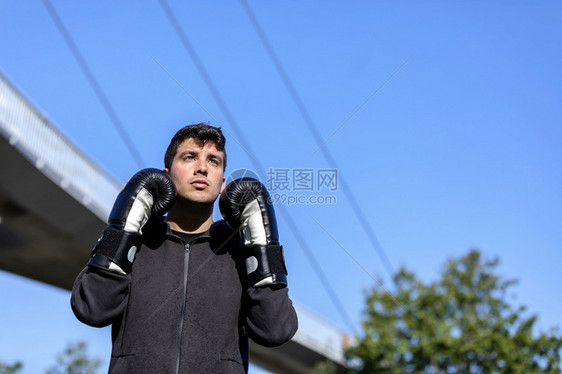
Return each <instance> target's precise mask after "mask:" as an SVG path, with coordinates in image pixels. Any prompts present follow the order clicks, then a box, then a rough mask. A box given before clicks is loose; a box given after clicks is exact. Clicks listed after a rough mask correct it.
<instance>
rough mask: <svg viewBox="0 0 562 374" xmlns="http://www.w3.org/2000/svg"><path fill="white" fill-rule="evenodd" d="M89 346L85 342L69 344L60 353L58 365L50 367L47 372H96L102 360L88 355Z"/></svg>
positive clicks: (88, 373)
mask: <svg viewBox="0 0 562 374" xmlns="http://www.w3.org/2000/svg"><path fill="white" fill-rule="evenodd" d="M87 348H88V347H87V344H86V343H84V342H78V343H73V344H69V345H68V347H67V348H66V349H65V350H64V351H63V352H62V353H61V354H59V355H58V357H57V359H56V360H57V363H56V365H55V366H53V367H52V368H50V369H49V370H48V371H47V374H95V373H96V372H97V370H98V368H99V367H100V365H101V361H100V360H99V359H97V358H90V357H88V354H87V350H88V349H87Z"/></svg>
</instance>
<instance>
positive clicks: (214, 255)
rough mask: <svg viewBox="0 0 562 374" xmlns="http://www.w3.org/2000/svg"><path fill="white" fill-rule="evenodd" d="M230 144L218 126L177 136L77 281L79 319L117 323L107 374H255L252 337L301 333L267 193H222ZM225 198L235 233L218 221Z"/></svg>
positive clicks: (117, 214)
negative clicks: (216, 215)
mask: <svg viewBox="0 0 562 374" xmlns="http://www.w3.org/2000/svg"><path fill="white" fill-rule="evenodd" d="M224 146H225V138H224V136H223V134H222V132H221V131H220V128H215V127H212V126H209V125H206V124H197V125H191V126H186V127H184V128H182V129H181V130H179V131H178V132H177V133H176V135H175V136H174V137H173V138H172V141H171V143H170V145H169V147H168V149H167V151H166V155H165V160H164V164H165V168H164V170H163V172H162V171H160V170H157V169H145V170H141V171H140V172H138V173H137V174H136V175H135V176H133V177H132V178H131V180H130V181H129V182H128V183H127V185H126V186H125V188H124V189H123V191H121V193H120V194H119V196H118V198H117V200H116V202H115V205H114V207H113V209H112V211H111V213H110V216H109V225H108V227H107V228H106V229H105V230H104V231H103V233H102V236H101V237H100V239H99V240H98V243H97V244H96V246H95V247H94V249H93V251H92V255H91V257H90V260H89V262H88V265H87V266H86V268H85V269H84V270H83V271H82V272H81V273H80V274H79V275H78V277H77V279H76V281H75V284H74V287H73V290H72V296H71V305H72V309H73V311H74V313H75V315H76V317H77V318H78V319H79V320H80V321H82V322H84V323H86V324H88V325H91V326H96V327H102V326H107V325H109V324H111V325H112V342H113V346H112V357H111V363H110V367H109V372H110V373H151V374H160V373H245V372H246V373H247V371H248V338H251V339H252V340H254V341H255V342H256V343H258V344H261V345H264V346H277V345H280V344H283V343H285V342H287V341H288V340H289V339H291V337H292V336H293V335H294V334H295V332H296V329H297V316H296V313H295V310H294V308H293V306H292V303H291V300H290V299H289V296H288V289H287V282H286V274H287V272H286V269H285V264H284V260H283V254H282V249H281V246H280V245H279V242H278V235H277V225H276V222H275V215H274V212H273V207H272V206H271V204H270V202H269V201H268V194H267V191H266V190H265V187H263V185H262V184H261V183H260V182H258V181H257V180H254V179H247V178H246V179H242V180H238V181H235V182H232V183H230V184H229V186H226V187H225V178H224V170H225V167H226V152H225V148H224ZM221 192H222V195H221V201H220V208H221V213H222V214H223V217H224V218H225V220H226V222H228V224H227V223H226V222H225V221H223V220H221V221H218V222H213V217H212V215H213V205H214V202H215V200H216V199H217V197H218V196H219V194H221ZM168 210H169V212H168V214H167V216H166V217H165V218H163V217H162V216H161V215H162V214H164V213H165V212H166V211H168Z"/></svg>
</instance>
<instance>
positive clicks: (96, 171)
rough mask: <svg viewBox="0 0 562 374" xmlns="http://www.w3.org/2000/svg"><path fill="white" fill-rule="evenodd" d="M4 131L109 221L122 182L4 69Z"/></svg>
mask: <svg viewBox="0 0 562 374" xmlns="http://www.w3.org/2000/svg"><path fill="white" fill-rule="evenodd" d="M0 134H1V135H3V136H4V137H5V138H6V139H7V140H8V141H9V142H10V144H11V145H12V146H13V147H15V148H16V149H18V151H20V152H21V153H22V154H23V155H24V156H25V157H26V158H27V159H28V160H29V161H30V162H31V163H33V164H35V167H37V169H40V170H41V171H43V172H44V174H45V175H47V177H49V179H51V180H52V181H53V182H55V183H56V184H58V185H59V186H60V187H61V188H62V189H63V190H65V191H66V192H67V193H69V194H70V195H71V196H72V197H73V198H75V199H76V200H77V201H80V202H81V203H82V204H83V205H85V206H86V207H88V209H90V210H91V211H92V212H93V213H94V214H96V216H98V217H99V218H100V219H102V220H103V221H105V220H106V219H107V216H108V215H109V211H110V209H111V206H110V203H111V202H112V201H114V200H115V197H116V196H117V194H118V193H119V191H120V189H121V188H122V185H121V184H120V183H119V182H117V181H116V180H115V179H114V178H113V177H111V176H110V175H109V174H108V173H107V172H105V171H104V170H103V169H101V168H100V167H99V166H98V165H96V164H95V163H93V162H92V161H90V159H89V158H88V157H87V156H86V155H85V153H84V152H82V151H80V150H79V149H78V148H77V147H76V146H75V145H73V144H72V143H71V142H70V141H69V140H68V139H67V138H66V137H65V136H64V135H63V134H61V133H60V132H59V131H58V130H57V129H56V128H55V126H54V125H53V124H52V123H50V122H49V121H48V120H47V118H45V116H44V115H42V114H41V113H40V112H39V111H38V110H37V109H36V108H35V107H34V106H33V105H32V104H31V103H29V102H28V100H27V99H25V98H24V97H23V95H21V94H20V93H19V92H18V90H17V89H16V88H15V87H14V86H13V85H12V84H11V83H10V82H9V81H8V80H7V79H6V78H5V76H4V75H3V74H2V73H1V72H0Z"/></svg>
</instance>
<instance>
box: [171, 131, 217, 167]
mask: <svg viewBox="0 0 562 374" xmlns="http://www.w3.org/2000/svg"><path fill="white" fill-rule="evenodd" d="M186 139H193V140H194V141H195V143H196V144H197V145H198V146H200V147H203V146H204V145H205V144H208V143H211V144H213V145H214V146H215V148H216V149H217V150H218V151H221V152H222V153H223V154H224V160H223V170H224V169H226V150H225V144H226V139H225V138H224V135H223V134H222V131H221V128H220V127H214V126H211V125H208V124H206V123H197V124H194V125H187V126H185V127H182V128H181V129H179V130H178V132H176V134H175V135H174V137H173V138H172V140H171V141H170V145H169V146H168V149H166V154H165V155H164V166H165V167H166V168H167V169H171V168H172V163H173V161H174V157H176V153H177V151H178V147H179V145H180V144H181V143H183V142H184V141H185V140H186Z"/></svg>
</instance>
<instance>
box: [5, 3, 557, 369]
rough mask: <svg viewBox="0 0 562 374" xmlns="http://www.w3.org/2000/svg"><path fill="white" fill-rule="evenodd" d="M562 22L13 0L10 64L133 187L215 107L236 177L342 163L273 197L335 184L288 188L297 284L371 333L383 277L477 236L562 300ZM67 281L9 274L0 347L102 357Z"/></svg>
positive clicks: (43, 356) (309, 299)
mask: <svg viewBox="0 0 562 374" xmlns="http://www.w3.org/2000/svg"><path fill="white" fill-rule="evenodd" d="M47 4H51V5H52V7H53V8H54V9H55V11H56V13H57V14H58V17H60V20H61V21H62V24H63V25H64V27H65V28H66V29H67V30H68V32H69V34H70V36H71V38H72V40H73V42H74V43H75V45H76V47H77V48H78V50H79V51H80V54H81V56H82V57H83V59H84V61H85V62H86V65H87V66H88V69H89V70H90V72H91V74H92V75H93V76H94V77H95V80H96V82H97V83H98V84H99V87H100V89H101V91H102V92H103V94H104V95H105V97H106V98H107V100H108V102H109V103H110V105H111V107H112V109H113V111H114V113H115V114H116V116H117V118H118V120H119V122H120V123H121V124H122V125H123V126H124V127H125V128H126V131H127V134H128V137H129V139H130V141H131V142H132V143H133V144H134V145H135V149H136V151H137V152H138V153H139V154H140V158H141V160H136V159H135V157H134V156H132V154H131V152H130V151H129V149H128V148H127V146H126V142H125V141H124V140H123V138H122V137H121V136H120V135H119V132H118V131H117V130H116V127H115V122H114V121H112V119H111V118H110V116H108V113H107V111H106V110H105V109H104V106H103V105H102V103H101V102H100V100H99V97H98V96H97V95H96V93H95V91H94V89H93V88H92V85H91V84H90V83H89V81H88V79H87V77H86V75H85V74H84V72H83V70H82V69H81V67H80V65H79V63H78V62H77V60H76V58H75V56H74V55H73V54H72V52H71V50H70V48H69V45H68V44H67V43H66V42H65V39H64V38H63V36H62V35H61V32H60V30H59V29H58V28H57V26H56V24H55V22H54V19H53V16H52V13H51V12H49V11H48V7H47ZM163 4H167V6H166V5H163ZM165 9H169V10H170V11H171V13H172V14H173V19H174V20H176V21H177V22H178V24H179V26H180V28H181V30H182V31H183V33H184V35H185V37H186V38H187V39H188V40H189V43H190V45H191V47H192V52H191V53H190V52H189V51H188V50H187V49H186V48H185V45H184V44H183V43H182V40H181V38H180V36H179V35H178V33H177V32H176V31H175V29H174V27H173V24H172V22H171V19H170V16H169V14H168V13H167V12H166V10H165ZM252 20H254V21H255V22H257V23H258V24H259V30H261V32H262V34H260V33H259V32H258V29H257V28H256V26H255V24H254V23H253V21H252ZM560 25H562V3H560V2H556V1H542V2H531V1H510V2H505V1H470V2H469V1H456V2H450V1H424V2H420V1H403V2H390V1H377V2H365V1H346V2H343V1H342V2H337V1H308V2H298V1H288V2H284V3H282V4H281V3H278V2H271V1H263V2H258V1H249V2H243V1H239V2H237V1H232V2H226V1H216V2H204V1H187V2H179V1H170V2H169V3H162V2H158V1H150V2H142V3H141V2H132V1H123V2H110V1H98V2H95V3H94V2H89V3H87V4H85V5H84V3H78V2H74V3H71V2H65V1H61V0H51V2H47V1H26V2H20V1H15V0H11V1H6V2H3V4H2V11H1V12H0V69H1V70H2V71H3V73H4V74H5V75H6V76H7V77H8V78H9V79H10V80H11V81H12V83H14V84H15V85H16V86H17V87H18V88H19V89H20V90H21V91H22V92H23V93H24V95H25V96H26V97H27V98H28V99H29V100H30V101H32V102H33V103H34V104H35V105H36V106H37V107H38V108H39V109H40V110H41V111H43V112H44V113H45V114H46V115H47V117H48V118H49V119H50V121H52V122H53V123H54V124H55V125H56V127H57V128H58V129H60V130H61V131H62V132H63V133H64V134H65V135H66V136H68V137H69V138H70V139H71V140H73V141H74V142H75V143H76V144H77V145H78V146H79V147H80V148H81V149H82V150H83V151H84V152H85V153H86V154H87V155H88V156H90V157H91V158H93V159H94V160H95V161H96V162H97V163H99V164H100V165H101V166H102V167H103V168H104V169H106V170H107V171H108V172H109V173H110V174H112V175H113V176H114V177H115V178H117V179H118V180H119V181H122V182H125V181H126V180H127V179H128V178H129V177H130V176H131V175H132V174H134V173H135V172H136V171H137V170H138V169H140V168H143V167H158V168H162V167H163V161H162V159H163V153H164V150H165V148H166V146H167V144H168V142H169V140H170V138H171V136H172V135H173V134H174V133H175V131H176V130H177V129H178V128H180V127H181V126H183V125H185V124H189V123H194V122H202V121H204V122H210V123H211V124H214V125H220V126H222V128H223V129H224V131H225V132H226V133H227V151H228V157H229V165H228V169H227V174H228V173H229V172H232V171H234V170H236V169H240V168H249V169H251V170H254V171H255V172H257V173H258V174H260V177H261V178H262V180H263V181H264V182H265V181H267V178H268V176H267V175H266V172H267V171H270V170H271V171H275V172H278V173H281V172H286V173H288V174H287V175H288V176H289V177H292V176H293V175H294V172H295V171H297V170H298V169H305V170H312V171H313V172H314V173H318V171H319V170H322V169H329V170H336V171H337V173H338V177H339V181H338V185H337V188H336V190H335V191H331V190H330V191H329V190H327V189H326V188H320V189H318V188H317V187H319V186H318V184H317V183H318V180H313V182H314V186H313V188H315V190H313V191H302V190H296V189H295V188H292V187H291V188H290V189H289V190H278V191H273V192H276V193H278V194H279V195H278V196H280V197H285V198H287V199H288V198H290V197H293V198H294V197H295V196H297V195H298V196H304V197H305V199H306V201H309V200H310V199H312V198H314V199H316V200H318V198H319V197H320V198H326V197H327V196H332V197H335V200H336V202H332V203H324V204H320V203H308V204H303V203H301V204H291V205H288V204H287V203H286V202H285V203H281V202H280V203H279V204H278V210H279V211H281V210H283V213H278V215H279V216H285V217H290V220H291V222H293V224H294V225H295V226H296V227H298V230H299V232H300V236H302V237H303V238H304V241H305V243H299V240H298V238H299V235H298V234H295V233H294V232H293V230H291V227H293V226H291V223H290V222H288V221H287V220H286V219H283V218H280V219H279V226H280V234H281V239H282V242H283V245H284V247H285V251H286V257H287V266H288V269H289V282H290V293H291V296H292V297H293V299H295V300H296V301H297V302H299V303H300V304H303V305H304V306H305V307H306V308H308V309H311V310H313V311H314V312H316V313H318V314H319V315H321V316H322V317H324V318H325V319H327V320H329V321H330V322H332V323H333V324H335V325H337V326H339V327H340V328H341V329H343V330H345V331H348V332H350V331H351V330H352V329H358V327H359V323H360V320H361V311H362V308H363V305H364V291H365V290H366V289H368V288H369V287H371V286H372V285H373V284H374V282H375V281H374V280H373V278H377V279H378V278H381V279H382V281H383V282H384V284H385V285H386V286H388V285H389V272H390V271H396V270H398V269H399V267H400V266H402V265H404V266H406V267H408V268H409V269H411V270H413V271H414V272H415V273H416V274H417V275H418V276H419V277H420V278H421V279H423V280H425V281H430V280H433V279H436V278H437V277H438V275H439V272H440V271H441V269H442V267H443V265H444V264H445V261H446V259H447V258H449V257H459V256H462V255H464V254H466V253H467V252H468V250H470V249H471V248H478V249H480V250H481V251H482V253H483V254H484V256H485V257H486V258H493V257H496V256H497V257H499V259H500V266H499V268H498V271H499V273H500V274H501V275H502V276H504V277H506V278H508V279H512V278H515V279H518V280H519V283H518V285H517V286H515V287H514V288H513V289H512V291H513V293H514V298H513V299H512V300H513V302H514V304H517V305H518V304H524V305H526V306H527V307H528V310H529V313H536V314H538V315H539V323H538V325H539V329H542V330H546V329H547V328H548V327H550V326H559V327H560V325H561V322H560V318H559V316H560V315H562V307H561V305H560V302H559V300H561V299H562V286H561V284H562V282H560V276H559V271H560V270H559V269H560V264H561V263H562V251H560V243H561V242H562V234H561V232H562V231H561V230H560V226H561V223H562V209H560V208H561V207H562V204H561V203H562V201H561V200H562V197H561V196H562V193H561V192H562V191H561V186H562V180H561V173H560V172H559V171H556V170H558V167H557V166H556V165H559V164H560V163H561V161H562V147H560V141H561V139H562V130H561V126H560V125H561V118H562V105H561V99H562V75H561V74H560V69H559V66H560V63H561V61H562V53H561V50H562V47H561V46H562V27H561V26H560ZM263 37H265V38H266V39H267V41H268V43H269V44H268V45H267V46H269V47H270V49H268V47H267V46H266V45H264V43H263V39H262V38H263ZM272 53H273V55H274V57H273V58H272ZM194 57H195V59H196V60H194ZM195 61H198V62H195ZM276 63H277V64H278V65H276ZM279 66H280V67H281V69H282V70H281V73H280V69H279ZM202 69H203V70H204V72H203V70H202ZM205 74H206V76H207V78H205ZM210 82H212V85H213V87H214V90H215V91H213V88H211V87H210V85H209V84H210ZM221 102H222V104H221ZM311 129H315V130H314V131H316V135H315V133H314V132H313V131H311ZM319 139H320V141H319ZM320 144H323V145H322V147H321V150H319V151H316V150H317V148H318V146H319V145H320ZM315 151H316V152H315ZM257 165H260V168H261V171H260V170H258V169H259V168H258V166H257ZM8 172H15V171H8ZM315 175H316V176H317V174H315ZM290 181H292V180H290ZM354 202H355V203H354ZM354 204H356V205H357V206H358V207H359V208H360V212H361V213H359V214H357V209H354ZM217 216H218V213H217ZM365 227H368V228H369V229H368V230H365ZM369 230H370V231H369ZM306 248H308V249H309V250H310V252H311V253H312V254H313V256H314V259H315V261H316V263H317V264H318V266H319V267H320V268H321V269H322V272H323V273H324V274H325V276H326V277H327V279H328V283H329V289H331V290H332V292H333V293H334V294H335V295H337V298H338V300H339V302H340V303H341V304H342V305H344V306H345V310H346V314H347V317H342V315H341V313H339V312H338V310H337V307H336V306H335V305H334V303H333V302H332V299H331V297H330V296H329V295H328V293H327V292H326V286H325V282H324V281H323V280H322V278H321V277H319V276H318V275H317V272H316V271H315V270H314V265H313V264H311V262H310V261H309V258H310V257H309V255H307V253H309V252H307V249H306ZM381 252H382V253H384V255H385V256H386V258H387V259H388V264H385V261H384V260H383V259H382V258H381V257H380V256H379V253H381ZM85 261H86V259H85ZM356 261H357V262H358V263H360V264H361V266H359V265H358V264H357V262H356ZM68 297H69V294H68V292H67V291H63V290H59V289H55V288H53V287H50V286H44V285H41V284H37V283H35V282H32V281H27V280H23V279H21V278H19V277H14V276H11V275H9V274H6V273H0V331H2V335H1V338H0V361H4V362H13V361H16V360H21V361H23V362H24V364H25V367H26V368H25V370H24V373H26V374H29V373H37V372H43V371H44V370H45V369H46V368H47V367H48V366H50V365H52V364H53V363H54V357H55V355H56V353H57V352H60V351H62V350H63V349H64V347H65V346H66V344H67V343H68V342H71V341H77V340H87V341H88V342H89V344H90V352H91V353H93V354H95V355H97V356H100V358H102V359H104V364H105V362H107V359H108V354H109V334H108V330H107V329H103V330H97V329H93V328H89V327H87V326H84V325H81V324H80V323H79V322H77V321H76V320H75V319H74V317H73V316H72V313H71V312H70V309H69V307H68ZM346 318H349V319H350V320H351V323H349V322H348V321H347V320H346ZM255 372H257V370H256V371H255Z"/></svg>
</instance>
